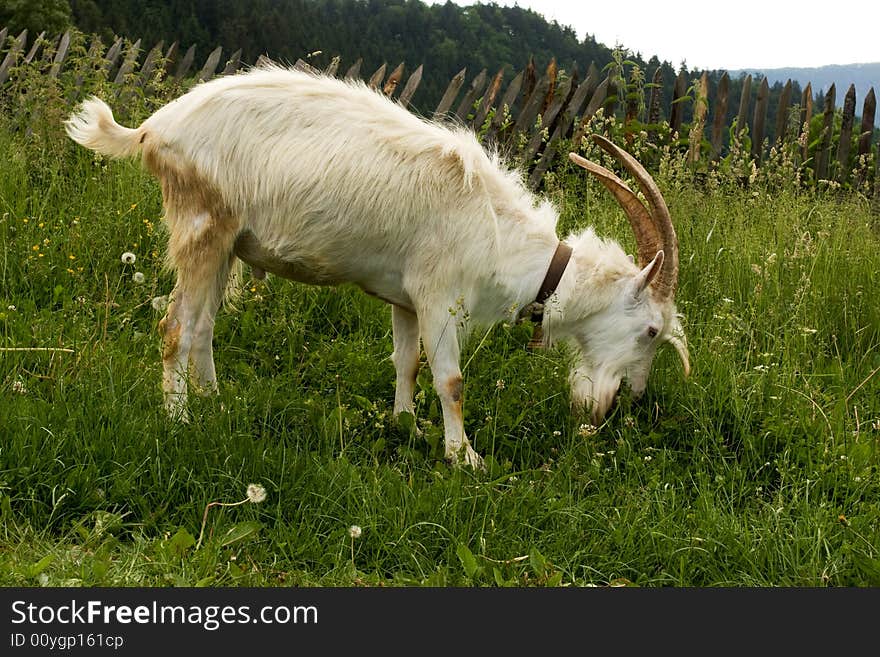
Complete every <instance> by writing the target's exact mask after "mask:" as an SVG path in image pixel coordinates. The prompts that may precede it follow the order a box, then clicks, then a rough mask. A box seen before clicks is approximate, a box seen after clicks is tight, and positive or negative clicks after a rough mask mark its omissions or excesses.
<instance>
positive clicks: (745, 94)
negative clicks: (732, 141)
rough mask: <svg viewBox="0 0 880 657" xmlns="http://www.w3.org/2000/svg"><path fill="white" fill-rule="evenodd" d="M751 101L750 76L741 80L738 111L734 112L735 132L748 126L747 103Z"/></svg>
mask: <svg viewBox="0 0 880 657" xmlns="http://www.w3.org/2000/svg"><path fill="white" fill-rule="evenodd" d="M751 101H752V76H751V75H747V76H746V79H745V80H743V85H742V92H741V93H740V96H739V111H738V112H737V114H736V132H737V134H741V133H742V132H743V131H744V130H746V129H747V128H748V123H747V121H748V116H749V105H750V104H751Z"/></svg>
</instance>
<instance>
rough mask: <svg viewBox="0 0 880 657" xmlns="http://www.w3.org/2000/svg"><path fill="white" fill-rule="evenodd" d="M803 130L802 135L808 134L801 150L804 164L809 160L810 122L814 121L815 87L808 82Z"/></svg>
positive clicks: (803, 104)
mask: <svg viewBox="0 0 880 657" xmlns="http://www.w3.org/2000/svg"><path fill="white" fill-rule="evenodd" d="M801 108H802V109H801V128H800V134H804V133H806V137H807V138H805V139H804V145H803V148H801V158H802V160H803V161H804V162H806V161H807V158H809V149H810V145H809V141H810V140H809V135H810V122H811V121H812V120H813V87H812V85H811V84H810V83H809V82H808V83H807V86H806V87H804V92H803V95H802V97H801Z"/></svg>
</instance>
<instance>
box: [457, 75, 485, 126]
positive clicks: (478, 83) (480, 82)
mask: <svg viewBox="0 0 880 657" xmlns="http://www.w3.org/2000/svg"><path fill="white" fill-rule="evenodd" d="M485 86H486V69H483V70H482V71H480V72H479V73H478V74H477V77H475V78H474V79H473V81H471V86H470V88H469V89H468V91H467V93H466V94H465V95H464V98H462V99H461V102H460V103H459V104H458V109H456V110H455V116H457V117H458V118H459V119H460V120H461V121H464V120H466V119H467V115H468V113H469V112H470V110H471V108H473V106H474V101H475V100H476V99H477V96H478V95H479V93H480V92H481V91H482V90H483V87H485Z"/></svg>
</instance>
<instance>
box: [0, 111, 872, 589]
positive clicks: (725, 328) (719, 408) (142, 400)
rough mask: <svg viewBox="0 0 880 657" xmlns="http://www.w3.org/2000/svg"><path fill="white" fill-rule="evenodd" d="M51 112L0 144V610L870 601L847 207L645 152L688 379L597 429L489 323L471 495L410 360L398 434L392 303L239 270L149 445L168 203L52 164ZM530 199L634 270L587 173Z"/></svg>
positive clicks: (860, 248)
mask: <svg viewBox="0 0 880 657" xmlns="http://www.w3.org/2000/svg"><path fill="white" fill-rule="evenodd" d="M51 101H52V98H48V99H47V101H46V103H45V104H43V105H41V106H40V107H39V108H38V109H36V110H35V109H34V106H33V105H32V106H31V109H30V111H31V112H34V111H39V112H42V113H43V117H42V119H41V122H40V124H39V125H40V126H42V127H41V128H39V129H34V130H31V129H27V130H26V129H23V127H22V125H21V124H20V123H18V122H17V119H16V116H17V115H16V114H14V113H10V114H7V115H6V116H5V117H4V118H3V121H2V123H0V154H2V156H0V242H2V245H3V249H2V254H0V257H2V261H0V348H2V349H3V351H0V436H2V437H0V585H5V586H9V585H17V586H59V585H68V586H169V585H184V586H195V585H207V586H277V585H298V586H299V585H309V586H355V585H358V586H360V585H363V586H377V585H392V586H418V585H433V586H460V585H461V586H467V585H480V586H482V585H489V586H594V585H595V586H619V585H637V586H880V303H878V295H877V292H876V290H877V288H878V285H880V217H878V214H877V210H876V208H874V209H873V210H872V206H871V203H870V201H869V199H867V198H865V197H864V196H862V195H860V194H859V193H858V192H857V191H847V192H843V191H840V190H835V189H830V188H827V187H822V186H820V187H819V188H816V189H805V188H802V187H800V186H799V185H798V184H797V181H796V172H794V171H793V170H791V168H790V167H791V166H793V165H792V164H791V162H786V161H784V158H780V161H779V163H778V165H773V164H772V163H771V164H770V165H767V166H764V167H762V168H761V169H760V170H757V171H754V172H753V173H752V176H751V179H750V180H748V181H747V182H746V181H744V180H743V177H742V176H740V175H734V174H735V173H736V172H733V171H730V170H728V171H726V172H725V171H723V170H719V172H717V173H710V174H708V175H699V176H697V175H695V174H694V172H693V171H692V170H691V169H690V168H689V167H688V166H687V165H686V164H685V161H684V156H683V154H680V153H677V152H676V151H675V150H669V149H666V150H664V151H663V152H661V153H659V154H656V155H657V157H656V158H655V161H656V162H657V167H656V168H655V169H654V171H655V172H656V180H657V182H658V184H659V186H660V188H661V189H662V190H663V193H664V196H665V197H666V200H667V203H668V204H669V206H670V209H671V212H672V217H673V221H674V223H675V226H676V230H677V232H678V236H679V240H680V253H681V273H680V285H679V291H678V295H677V300H678V307H679V310H680V311H681V312H682V313H683V315H684V326H685V330H686V332H687V336H688V340H689V344H690V350H691V359H692V365H693V371H692V374H691V376H690V378H688V379H687V380H685V379H684V378H683V376H682V371H681V365H680V363H679V362H678V359H677V357H676V355H675V353H674V352H673V350H672V349H668V348H667V349H664V350H663V351H661V353H660V354H659V355H658V358H657V359H656V361H655V365H654V370H653V374H652V377H651V379H650V383H649V386H648V390H647V393H646V395H645V396H644V397H643V398H642V399H639V400H632V399H631V398H630V397H629V395H628V394H626V392H625V391H624V393H623V394H622V395H621V399H620V401H619V403H618V405H617V406H616V408H615V409H614V411H613V412H612V413H611V414H609V416H608V417H607V418H606V421H605V422H604V423H603V424H602V425H601V426H599V427H593V426H591V425H589V423H588V420H587V419H586V418H585V417H579V416H578V415H577V414H572V412H571V409H570V407H569V397H568V389H567V379H566V372H567V366H568V354H567V353H566V351H565V349H564V348H555V349H553V350H549V351H538V352H529V351H528V350H527V349H526V344H527V342H528V339H529V337H530V334H531V326H530V325H506V324H502V325H498V326H494V327H477V328H476V329H475V331H474V334H473V336H472V337H471V339H470V340H469V342H468V344H467V347H466V349H465V353H464V356H463V359H462V363H463V366H464V377H465V404H464V408H465V425H466V428H467V430H468V432H469V434H470V437H471V439H472V441H473V442H474V446H475V448H476V449H477V451H479V452H480V453H481V454H482V455H483V456H484V457H485V459H486V463H487V472H485V473H474V472H472V471H470V470H468V469H454V468H451V467H449V466H448V465H447V464H446V463H445V462H444V461H443V459H442V416H441V413H440V409H439V404H438V401H437V398H436V395H435V393H434V391H433V389H432V387H431V375H430V370H429V369H428V368H427V366H424V367H423V368H422V371H421V374H420V376H419V385H418V389H417V397H416V414H415V417H411V416H405V417H404V418H402V419H401V420H400V421H395V420H394V419H393V418H392V414H391V409H392V406H393V395H394V392H393V389H394V368H393V365H392V363H391V361H390V353H391V350H392V344H391V323H390V310H389V307H388V306H386V305H385V304H383V303H382V302H381V301H378V300H376V299H372V298H370V297H367V296H366V295H364V294H362V293H361V292H360V291H358V290H356V289H354V288H350V287H347V286H342V287H338V288H318V287H308V286H303V285H297V284H293V283H290V282H288V281H283V280H280V279H274V278H272V277H271V276H270V277H269V278H268V279H267V280H265V281H259V280H254V279H251V278H250V276H249V272H247V271H246V272H245V276H244V279H243V280H242V281H241V284H240V293H239V294H238V296H237V298H236V299H235V301H234V302H233V303H232V304H231V305H229V306H227V307H226V308H225V309H224V310H222V311H221V313H220V314H219V316H218V320H217V327H216V331H215V340H214V346H215V359H216V362H217V369H218V374H219V377H220V386H221V389H220V394H219V396H217V397H215V398H206V399H201V398H196V399H194V400H192V402H191V403H192V406H191V408H192V411H193V412H192V416H193V419H192V421H191V422H190V423H189V424H176V423H173V422H170V421H168V420H167V419H166V418H165V415H164V413H163V411H162V408H161V389H160V381H161V361H160V354H159V339H158V336H157V333H156V326H157V323H158V321H159V319H160V318H161V316H162V309H163V305H164V303H166V302H167V295H168V293H169V292H170V290H171V287H172V285H173V276H172V275H171V274H169V273H168V272H167V271H165V270H164V269H163V257H164V248H165V240H164V236H163V228H162V219H161V215H162V208H161V195H160V193H159V189H158V186H157V184H156V182H155V181H154V180H153V179H152V178H150V177H149V175H148V174H147V173H145V172H144V171H143V170H142V169H141V167H140V166H139V164H138V163H137V162H111V161H107V160H104V159H101V158H96V157H95V156H94V155H93V154H92V153H91V152H88V151H85V150H84V149H82V148H79V147H78V146H76V145H75V144H73V143H72V142H70V141H69V140H67V139H66V138H65V137H64V136H63V132H62V130H61V127H60V121H61V118H62V117H63V108H62V107H61V105H56V104H53V103H52V102H51ZM139 102H140V101H139ZM148 109H149V108H148V107H146V105H145V107H144V110H143V111H147V110H148ZM611 128H612V129H613V125H612V126H611ZM639 148H641V149H643V150H645V149H648V148H649V147H648V146H646V145H645V144H644V143H640V144H639ZM590 155H591V156H592V155H595V153H590ZM733 161H734V160H733V159H732V160H731V162H733ZM544 193H546V194H547V195H548V196H549V197H550V198H552V199H553V201H554V202H555V203H556V204H557V206H558V207H559V209H560V212H561V220H560V226H559V234H560V236H564V235H566V234H568V233H569V232H570V231H573V230H580V229H583V228H585V227H586V226H587V225H593V226H595V227H596V229H597V231H598V232H599V233H600V234H603V235H607V236H610V237H615V238H617V239H619V240H620V241H621V242H623V243H624V244H625V245H627V248H628V249H629V250H630V251H631V252H632V250H633V248H634V245H633V238H632V235H631V233H630V229H629V227H628V225H627V223H626V220H625V218H624V215H623V214H622V212H621V211H620V209H619V207H618V206H617V205H616V204H615V202H614V201H613V199H611V198H610V196H609V195H608V194H607V192H605V190H604V188H602V187H601V185H599V184H598V183H597V182H596V181H594V180H588V179H587V178H586V176H585V174H583V172H581V171H580V170H575V168H574V167H573V166H572V165H567V164H560V166H559V167H558V168H557V169H556V170H554V171H553V172H551V173H550V174H549V175H548V176H547V178H546V184H545V192H544ZM123 254H133V256H134V260H133V261H132V258H131V257H130V256H126V257H123ZM423 363H424V356H423ZM251 484H256V485H258V486H260V487H262V488H263V489H265V499H264V500H262V501H256V500H259V499H260V497H261V496H259V497H256V498H254V500H253V501H252V500H251V498H249V497H248V493H247V489H248V486H249V485H251ZM239 502H241V503H240V504H235V503H239Z"/></svg>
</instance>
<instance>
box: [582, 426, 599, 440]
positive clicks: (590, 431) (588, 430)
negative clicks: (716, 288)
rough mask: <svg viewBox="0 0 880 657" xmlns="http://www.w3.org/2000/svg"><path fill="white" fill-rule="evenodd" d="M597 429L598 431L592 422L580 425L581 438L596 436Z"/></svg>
mask: <svg viewBox="0 0 880 657" xmlns="http://www.w3.org/2000/svg"><path fill="white" fill-rule="evenodd" d="M596 431H598V429H597V428H596V427H595V426H593V425H592V424H582V425H581V426H580V427H578V435H579V436H580V437H581V438H589V437H590V436H594V435H596Z"/></svg>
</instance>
